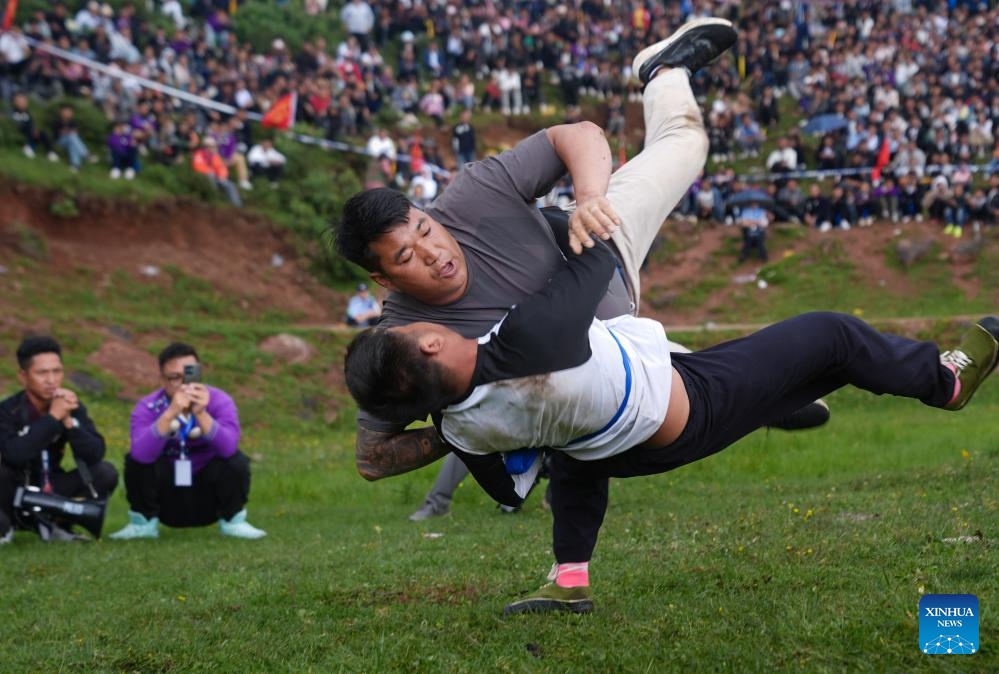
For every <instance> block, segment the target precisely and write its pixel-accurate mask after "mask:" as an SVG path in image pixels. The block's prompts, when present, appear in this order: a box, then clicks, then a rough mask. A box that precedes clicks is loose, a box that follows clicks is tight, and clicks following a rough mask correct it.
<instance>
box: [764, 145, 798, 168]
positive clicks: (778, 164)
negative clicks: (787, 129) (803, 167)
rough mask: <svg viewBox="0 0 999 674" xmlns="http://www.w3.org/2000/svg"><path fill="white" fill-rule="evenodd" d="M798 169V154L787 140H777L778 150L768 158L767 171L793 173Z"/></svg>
mask: <svg viewBox="0 0 999 674" xmlns="http://www.w3.org/2000/svg"><path fill="white" fill-rule="evenodd" d="M796 168H798V153H797V152H795V150H794V148H793V147H791V141H790V140H788V139H787V138H778V139H777V148H776V149H774V150H773V151H772V152H771V153H770V155H769V156H768V157H767V170H768V171H770V172H771V173H774V172H778V171H779V172H786V171H793V170H795V169H796Z"/></svg>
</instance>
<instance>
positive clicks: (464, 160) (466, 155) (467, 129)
mask: <svg viewBox="0 0 999 674" xmlns="http://www.w3.org/2000/svg"><path fill="white" fill-rule="evenodd" d="M451 149H452V150H454V156H455V160H456V161H457V162H458V169H459V170H460V169H461V167H462V166H464V165H465V164H468V163H469V162H473V161H475V127H473V126H472V111H471V110H468V109H467V108H466V109H465V110H462V111H461V115H460V117H459V118H458V123H457V124H455V125H454V128H453V129H452V130H451Z"/></svg>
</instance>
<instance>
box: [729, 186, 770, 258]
mask: <svg viewBox="0 0 999 674" xmlns="http://www.w3.org/2000/svg"><path fill="white" fill-rule="evenodd" d="M736 222H737V223H738V224H739V227H740V228H741V229H742V250H741V251H740V252H739V263H740V264H741V263H742V262H745V261H746V259H747V258H749V256H750V255H751V254H752V253H753V251H754V250H755V251H756V252H757V254H758V255H759V257H760V260H762V261H763V262H766V261H767V226H768V225H769V224H770V215H769V213H767V212H766V210H764V209H763V208H761V207H760V204H759V202H756V201H754V202H752V203H751V204H749V206H747V207H745V208H743V209H742V210H741V211H740V212H739V217H738V219H737V220H736Z"/></svg>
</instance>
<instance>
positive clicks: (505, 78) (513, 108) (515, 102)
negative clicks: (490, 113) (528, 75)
mask: <svg viewBox="0 0 999 674" xmlns="http://www.w3.org/2000/svg"><path fill="white" fill-rule="evenodd" d="M496 71H497V72H496V83H497V84H498V85H499V91H500V112H501V113H503V114H504V115H506V116H509V115H511V114H514V115H522V114H524V112H525V111H524V97H523V92H522V91H521V89H520V82H521V80H520V72H519V71H518V70H517V69H516V68H512V67H510V66H508V65H507V63H506V59H503V58H501V59H499V61H498V62H497V65H496Z"/></svg>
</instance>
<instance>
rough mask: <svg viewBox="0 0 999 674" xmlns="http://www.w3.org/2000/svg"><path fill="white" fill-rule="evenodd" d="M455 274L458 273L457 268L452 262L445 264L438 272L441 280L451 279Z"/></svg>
mask: <svg viewBox="0 0 999 674" xmlns="http://www.w3.org/2000/svg"><path fill="white" fill-rule="evenodd" d="M456 273H458V267H457V265H455V263H454V262H453V261H452V262H447V263H445V264H444V266H442V267H441V270H440V272H438V274H439V275H440V277H441V278H451V277H453V276H454V275H455V274H456Z"/></svg>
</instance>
